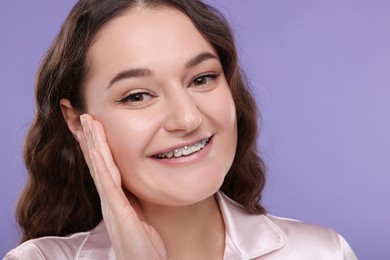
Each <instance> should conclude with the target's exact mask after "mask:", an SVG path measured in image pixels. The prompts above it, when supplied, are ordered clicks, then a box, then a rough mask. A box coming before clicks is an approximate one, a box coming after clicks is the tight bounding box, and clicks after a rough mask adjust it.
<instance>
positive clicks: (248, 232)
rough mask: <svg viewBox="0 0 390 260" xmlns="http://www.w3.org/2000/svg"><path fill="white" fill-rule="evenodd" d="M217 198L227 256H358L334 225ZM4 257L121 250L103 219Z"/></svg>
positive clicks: (294, 259)
mask: <svg viewBox="0 0 390 260" xmlns="http://www.w3.org/2000/svg"><path fill="white" fill-rule="evenodd" d="M216 198H217V200H218V203H219V206H220V209H221V212H222V215H223V219H224V222H225V228H226V236H225V254H224V259H225V260H240V259H245V260H248V259H255V260H260V259H262V260H276V259H278V260H279V259H289V260H298V259H299V260H305V259H307V260H309V259H310V260H313V259H316V260H321V259H324V260H325V259H327V260H329V259H331V260H338V259H347V260H353V259H357V257H356V256H355V254H354V253H353V251H352V249H351V248H350V246H349V245H348V243H347V242H346V241H345V240H344V239H343V238H342V237H341V236H340V235H338V234H337V233H336V232H334V231H333V230H331V229H326V228H321V227H318V226H314V225H309V224H305V223H302V222H299V221H296V220H291V219H286V218H278V217H274V216H270V215H252V214H249V213H248V212H247V211H246V210H245V209H244V208H243V207H242V206H241V205H239V204H237V203H236V202H234V201H232V200H231V199H229V198H228V197H227V196H226V195H224V194H223V193H221V192H218V193H217V194H216ZM4 259H5V260H11V259H56V260H62V259H115V253H114V251H113V249H112V246H111V241H110V238H109V236H108V233H107V230H106V227H105V225H104V222H103V221H102V222H101V223H100V224H99V225H98V226H96V227H95V228H94V229H92V230H91V231H88V232H79V233H75V234H73V235H70V236H67V237H54V236H49V237H41V238H37V239H32V240H29V241H26V242H25V243H23V244H21V245H20V246H18V247H17V248H15V249H13V250H12V251H10V252H9V253H8V254H7V255H6V256H5V258H4Z"/></svg>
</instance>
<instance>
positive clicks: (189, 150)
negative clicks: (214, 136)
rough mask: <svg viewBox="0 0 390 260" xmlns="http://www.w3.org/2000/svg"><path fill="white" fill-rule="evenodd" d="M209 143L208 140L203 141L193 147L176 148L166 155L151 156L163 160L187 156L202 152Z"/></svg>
mask: <svg viewBox="0 0 390 260" xmlns="http://www.w3.org/2000/svg"><path fill="white" fill-rule="evenodd" d="M208 143H209V138H206V139H203V140H201V141H199V142H197V143H195V144H194V145H191V146H184V147H183V148H178V149H175V150H173V151H169V152H166V153H161V154H156V155H153V157H154V158H157V159H165V158H172V157H174V158H179V157H182V156H187V155H190V154H193V153H196V152H198V151H200V150H202V149H203V148H204V147H205V146H206V145H207V144H208Z"/></svg>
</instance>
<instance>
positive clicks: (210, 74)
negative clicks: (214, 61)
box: [190, 73, 219, 87]
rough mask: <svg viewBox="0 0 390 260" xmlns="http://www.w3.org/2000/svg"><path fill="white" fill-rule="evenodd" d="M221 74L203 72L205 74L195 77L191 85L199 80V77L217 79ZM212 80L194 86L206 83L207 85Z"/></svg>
mask: <svg viewBox="0 0 390 260" xmlns="http://www.w3.org/2000/svg"><path fill="white" fill-rule="evenodd" d="M218 76H219V74H218V73H208V74H203V75H199V76H197V77H196V78H194V79H193V80H192V82H191V84H190V87H191V86H192V85H193V84H194V83H195V82H196V81H197V80H198V79H205V78H210V80H215V79H216V78H217V77H218ZM209 83H210V81H208V82H206V83H205V84H203V85H201V86H194V87H203V86H204V85H207V84H209Z"/></svg>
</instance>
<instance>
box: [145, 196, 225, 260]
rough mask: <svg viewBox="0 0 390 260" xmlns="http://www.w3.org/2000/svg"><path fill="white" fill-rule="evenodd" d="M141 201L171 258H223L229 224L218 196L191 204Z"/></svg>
mask: <svg viewBox="0 0 390 260" xmlns="http://www.w3.org/2000/svg"><path fill="white" fill-rule="evenodd" d="M140 204H141V208H142V212H143V214H144V216H145V218H146V220H147V221H148V223H149V224H150V225H152V226H153V227H154V228H155V229H156V230H157V232H158V233H159V235H160V236H161V238H162V240H163V241H164V244H165V246H166V249H167V252H168V256H169V259H222V258H223V253H224V249H225V227H224V222H223V218H222V214H221V212H220V210H219V206H218V203H217V201H216V199H215V198H214V196H211V197H209V198H207V199H205V200H203V201H200V202H198V203H196V204H194V205H189V206H179V207H170V206H161V205H151V204H147V203H141V202H140Z"/></svg>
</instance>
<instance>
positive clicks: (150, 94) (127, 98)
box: [117, 90, 153, 103]
mask: <svg viewBox="0 0 390 260" xmlns="http://www.w3.org/2000/svg"><path fill="white" fill-rule="evenodd" d="M144 95H148V96H150V98H151V97H152V96H153V95H152V93H151V92H150V91H146V90H142V91H138V92H135V93H131V94H129V95H127V96H125V97H123V98H121V99H120V100H119V101H117V102H118V103H127V102H131V103H141V102H144V100H140V101H139V100H136V101H131V99H132V98H136V99H138V97H141V96H142V97H143V96H144ZM137 96H138V97H137Z"/></svg>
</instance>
